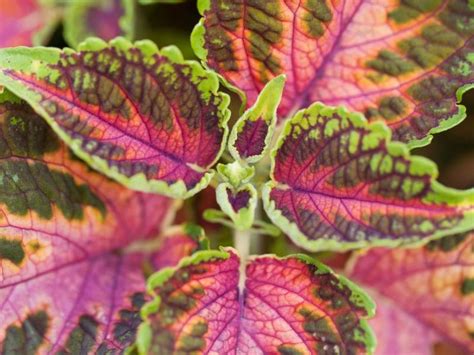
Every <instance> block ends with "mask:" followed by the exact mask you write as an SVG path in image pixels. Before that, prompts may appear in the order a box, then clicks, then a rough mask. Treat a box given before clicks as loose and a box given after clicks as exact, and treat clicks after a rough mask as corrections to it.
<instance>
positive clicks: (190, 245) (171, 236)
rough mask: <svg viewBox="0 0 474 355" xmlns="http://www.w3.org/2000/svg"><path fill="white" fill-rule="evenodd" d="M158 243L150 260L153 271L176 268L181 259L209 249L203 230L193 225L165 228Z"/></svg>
mask: <svg viewBox="0 0 474 355" xmlns="http://www.w3.org/2000/svg"><path fill="white" fill-rule="evenodd" d="M159 241H160V246H159V248H158V250H157V251H156V252H155V253H153V255H152V258H151V262H152V265H153V268H154V270H160V269H163V268H165V267H170V266H176V265H178V264H179V261H180V260H181V259H182V258H184V257H186V256H189V255H192V254H193V253H194V252H196V251H198V250H205V249H208V248H209V241H208V240H207V238H206V236H205V234H204V230H203V229H202V228H201V227H198V226H196V225H193V224H186V225H181V226H175V227H171V228H167V229H166V231H165V232H164V233H163V235H161V236H160V238H159Z"/></svg>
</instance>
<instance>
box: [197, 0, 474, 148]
mask: <svg viewBox="0 0 474 355" xmlns="http://www.w3.org/2000/svg"><path fill="white" fill-rule="evenodd" d="M469 1H473V5H472V6H474V0H469ZM197 6H198V10H199V13H200V14H201V16H203V17H204V12H205V11H207V10H209V9H210V8H211V0H198V1H197ZM205 32H206V29H205V27H204V18H201V19H200V21H199V22H198V23H197V24H196V26H195V27H194V30H193V32H192V33H191V47H192V48H193V50H194V53H195V54H196V56H197V57H198V58H199V59H201V61H202V62H203V64H205V63H206V62H207V54H208V52H207V49H206V48H205V47H204V44H205V42H206V41H205V39H204V34H205ZM206 67H207V66H206ZM218 75H219V79H220V80H221V81H222V82H223V84H224V85H225V86H226V87H227V88H228V89H229V90H231V91H233V92H235V93H236V94H237V95H239V97H240V98H241V100H242V108H243V107H245V106H246V102H247V96H246V94H245V92H243V91H242V90H240V89H239V88H237V87H235V86H233V85H232V84H231V83H230V82H229V81H227V79H225V78H224V77H223V76H222V75H220V74H218ZM473 87H474V83H471V84H466V85H463V86H461V87H460V88H458V90H457V91H456V98H457V101H458V103H459V102H461V100H462V96H463V95H464V93H466V92H467V91H469V90H470V89H471V88H473ZM314 103H316V102H314ZM311 106H312V105H310V106H308V107H306V108H309V107H311ZM456 106H457V107H458V112H457V113H456V114H454V115H453V116H451V117H449V118H446V119H443V120H442V121H441V122H440V124H439V125H438V126H436V127H433V128H432V129H431V130H430V131H429V132H428V133H427V134H426V136H425V137H423V138H420V139H414V140H410V141H409V142H406V143H405V144H407V146H408V148H409V149H414V148H420V147H424V146H427V145H428V144H430V142H431V141H432V139H433V134H436V133H441V132H444V131H447V130H448V129H450V128H453V127H455V126H456V125H458V124H459V123H461V122H462V121H463V120H464V119H465V118H466V107H465V106H464V105H460V104H458V105H456ZM301 109H305V108H304V107H303V108H300V110H301ZM290 115H291V113H290ZM290 117H291V116H290ZM290 117H288V118H286V117H285V120H284V121H288V120H289V119H290ZM383 122H385V121H383Z"/></svg>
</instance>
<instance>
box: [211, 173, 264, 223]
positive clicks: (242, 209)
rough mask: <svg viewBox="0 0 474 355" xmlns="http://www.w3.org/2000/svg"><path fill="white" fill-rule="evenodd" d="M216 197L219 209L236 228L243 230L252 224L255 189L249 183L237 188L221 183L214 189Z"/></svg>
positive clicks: (255, 200)
mask: <svg viewBox="0 0 474 355" xmlns="http://www.w3.org/2000/svg"><path fill="white" fill-rule="evenodd" d="M216 199H217V203H218V204H219V206H220V208H221V210H222V211H223V212H224V213H225V214H226V215H227V216H229V217H230V218H231V219H232V221H233V222H234V224H235V227H236V228H237V229H241V230H245V229H248V228H250V227H252V225H253V221H254V218H255V209H256V208H257V190H255V187H253V185H251V184H244V185H242V186H240V187H238V188H235V187H233V186H232V185H231V184H229V183H225V182H224V183H221V184H219V185H218V186H217V189H216Z"/></svg>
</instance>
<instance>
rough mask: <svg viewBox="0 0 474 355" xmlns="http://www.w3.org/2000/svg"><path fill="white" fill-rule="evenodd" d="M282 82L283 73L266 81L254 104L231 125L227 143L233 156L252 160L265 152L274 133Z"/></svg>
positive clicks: (283, 78)
mask: <svg viewBox="0 0 474 355" xmlns="http://www.w3.org/2000/svg"><path fill="white" fill-rule="evenodd" d="M284 85H285V77H284V76H283V75H281V76H278V77H276V78H274V79H273V80H271V81H270V82H269V83H268V84H267V85H265V87H264V88H263V90H262V92H261V93H260V95H259V96H258V98H257V101H256V102H255V104H254V105H253V106H252V107H251V108H249V109H248V110H247V111H246V112H245V113H244V114H243V115H242V117H240V118H239V119H238V121H237V122H236V123H235V125H234V126H233V127H232V131H231V133H230V136H229V143H228V146H229V152H230V154H231V155H232V157H233V158H234V159H235V160H239V159H243V160H245V161H247V162H249V163H255V162H257V161H259V160H260V159H261V158H262V157H263V156H264V154H265V153H266V151H267V149H268V148H269V146H270V143H271V140H272V137H273V131H274V129H275V125H276V121H277V108H278V104H279V103H280V100H281V95H282V93H283V88H284Z"/></svg>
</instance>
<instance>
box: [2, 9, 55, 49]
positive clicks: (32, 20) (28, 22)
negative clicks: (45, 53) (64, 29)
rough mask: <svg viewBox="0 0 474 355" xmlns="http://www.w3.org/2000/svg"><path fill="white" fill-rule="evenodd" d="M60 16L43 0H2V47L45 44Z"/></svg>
mask: <svg viewBox="0 0 474 355" xmlns="http://www.w3.org/2000/svg"><path fill="white" fill-rule="evenodd" d="M59 17H60V9H58V8H53V7H52V6H46V5H43V2H42V1H41V0H15V1H11V0H0V48H3V47H13V46H31V45H39V44H43V43H44V42H45V40H46V39H47V37H48V36H49V35H50V34H51V32H52V30H53V29H54V27H55V25H56V24H57V22H58V20H59Z"/></svg>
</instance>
